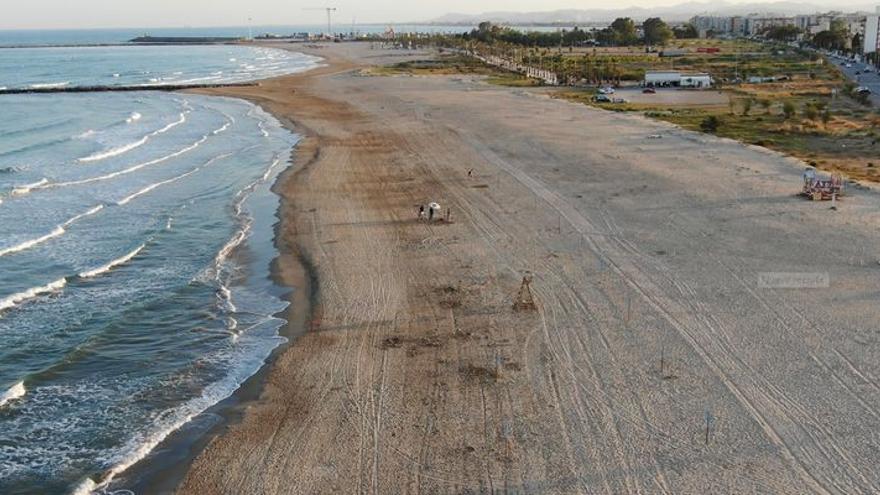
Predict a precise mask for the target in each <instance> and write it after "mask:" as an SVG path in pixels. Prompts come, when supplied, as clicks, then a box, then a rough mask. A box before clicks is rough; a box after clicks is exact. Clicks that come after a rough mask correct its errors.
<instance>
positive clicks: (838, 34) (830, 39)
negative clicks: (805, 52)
mask: <svg viewBox="0 0 880 495" xmlns="http://www.w3.org/2000/svg"><path fill="white" fill-rule="evenodd" d="M851 41H852V39H851V38H850V36H849V28H848V27H847V25H846V22H844V20H843V19H834V20H833V21H831V26H830V28H829V29H827V30H825V31H820V32H818V33H816V35H815V36H813V44H814V45H816V46H817V47H819V48H826V49H829V50H847V49H848V48H849V46H848V45H849V43H850V42H851Z"/></svg>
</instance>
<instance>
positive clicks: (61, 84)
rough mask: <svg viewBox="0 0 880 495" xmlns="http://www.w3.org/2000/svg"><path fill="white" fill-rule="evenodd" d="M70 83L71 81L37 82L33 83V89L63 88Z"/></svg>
mask: <svg viewBox="0 0 880 495" xmlns="http://www.w3.org/2000/svg"><path fill="white" fill-rule="evenodd" d="M69 84H70V81H63V82H53V83H37V84H31V89H55V88H63V87H65V86H67V85H69Z"/></svg>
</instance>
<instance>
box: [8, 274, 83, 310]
mask: <svg viewBox="0 0 880 495" xmlns="http://www.w3.org/2000/svg"><path fill="white" fill-rule="evenodd" d="M66 285H67V279H66V278H62V279H58V280H56V281H54V282H51V283H48V284H46V285H41V286H39V287H31V288H30V289H28V290H25V291H22V292H19V293H17V294H12V295H11V296H8V297H6V298H5V299H0V313H2V312H5V311H8V310H10V309H12V308H14V307H16V306H18V305H19V304H21V303H24V302H27V301H29V300H31V299H34V298H36V297H40V296H42V295H45V294H50V293H53V292H58V291H60V290H61V289H63V288H64V286H66Z"/></svg>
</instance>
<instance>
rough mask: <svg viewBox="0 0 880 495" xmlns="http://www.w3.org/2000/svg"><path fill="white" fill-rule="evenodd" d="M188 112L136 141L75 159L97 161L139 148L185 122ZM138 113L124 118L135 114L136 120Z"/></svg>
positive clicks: (84, 161)
mask: <svg viewBox="0 0 880 495" xmlns="http://www.w3.org/2000/svg"><path fill="white" fill-rule="evenodd" d="M189 112H190V111H189V110H187V111H185V112H181V113H180V115H179V116H178V118H177V120H175V121H174V122H171V123H169V124H166V125H165V126H164V127H162V128H160V129H157V130H155V131H153V132H151V133H149V134H147V135H146V136H144V137H142V138H140V139H138V140H137V141H134V142H131V143H128V144H124V145H122V146H117V147H115V148H110V149H109V150H105V151H100V152H98V153H94V154H92V155H89V156H87V157H84V158H80V159H79V160H77V161H79V162H81V163H87V162H97V161H101V160H106V159H107V158H112V157H114V156H119V155H122V154H124V153H128V152H129V151H131V150H133V149H135V148H140V147H141V146H143V145H145V144H147V141H149V140H150V138H153V137H156V136H158V135H160V134H164V133H166V132H168V131H170V130H171V129H174V128H175V127H177V126H179V125H181V124H183V123H184V122H186V116H187V114H189ZM140 115H141V114H139V113H137V112H135V113H133V114H132V116H131V117H130V118H129V119H128V120H126V122H129V123H130V122H131V119H135V116H137V119H135V120H138V119H140V118H141V116H140Z"/></svg>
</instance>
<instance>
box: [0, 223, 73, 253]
mask: <svg viewBox="0 0 880 495" xmlns="http://www.w3.org/2000/svg"><path fill="white" fill-rule="evenodd" d="M64 232H65V230H64V227H62V226H60V225H59V226H58V227H55V230H53V231H52V232H49V233H48V234H46V235H44V236H41V237H37V238H36V239H31V240H28V241H24V242H22V243H20V244H16V245H15V246H10V247H8V248H4V249H0V257H3V256H6V255H7V254H12V253H18V252H20V251H24V250H26V249H30V248H32V247H34V246H37V245H39V244H42V243H44V242H46V241H48V240H50V239H54V238H56V237H59V236H62V235H64Z"/></svg>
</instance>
